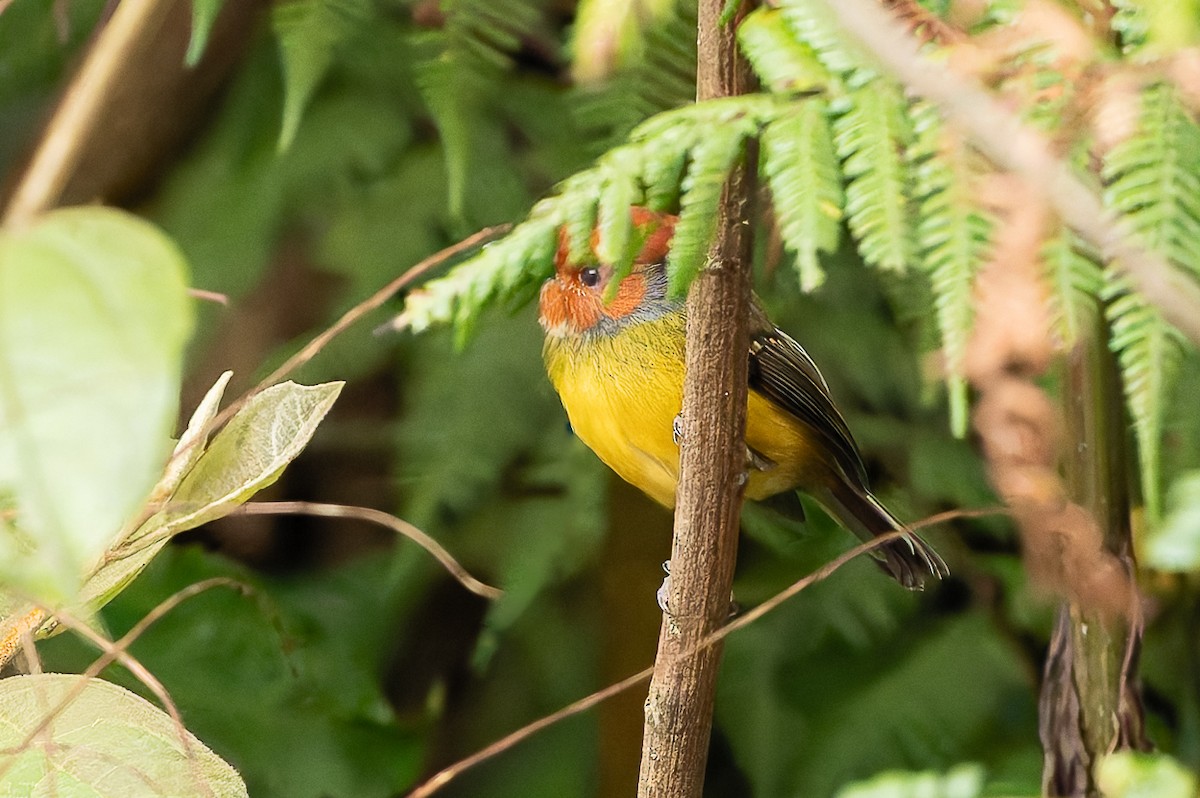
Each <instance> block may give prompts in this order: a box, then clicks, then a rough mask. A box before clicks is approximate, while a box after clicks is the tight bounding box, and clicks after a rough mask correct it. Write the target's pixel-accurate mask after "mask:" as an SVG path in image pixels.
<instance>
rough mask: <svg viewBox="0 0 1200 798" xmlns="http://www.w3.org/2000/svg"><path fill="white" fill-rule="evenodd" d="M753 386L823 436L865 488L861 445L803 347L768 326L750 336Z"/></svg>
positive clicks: (850, 475) (847, 471) (848, 473)
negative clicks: (855, 440)
mask: <svg viewBox="0 0 1200 798" xmlns="http://www.w3.org/2000/svg"><path fill="white" fill-rule="evenodd" d="M750 387H751V388H752V389H754V390H756V391H758V392H759V393H760V394H762V395H763V396H765V397H766V398H768V399H770V400H771V401H772V402H774V403H775V404H777V405H779V406H780V407H781V408H783V409H784V410H786V411H788V412H789V413H791V414H792V415H793V416H795V417H796V418H797V419H799V420H800V421H802V422H804V423H805V424H806V425H807V426H808V427H810V428H811V429H812V430H813V431H814V432H816V433H817V434H818V435H820V436H821V438H822V439H823V440H824V442H825V443H827V444H828V448H829V451H830V452H832V453H833V456H834V458H835V459H836V461H837V465H838V466H839V467H840V468H841V469H842V471H843V472H844V473H845V474H846V476H847V477H848V478H849V479H851V480H854V479H857V480H858V481H859V482H860V484H862V485H863V486H865V485H866V482H867V470H866V467H865V466H864V465H863V461H862V455H860V454H859V452H858V445H857V444H855V442H854V437H853V436H852V435H851V434H850V429H849V428H848V427H847V426H846V421H845V419H843V418H842V414H841V413H839V412H838V410H837V408H836V407H834V406H833V400H832V399H831V398H830V396H829V386H827V385H826V384H825V378H824V377H822V376H821V372H820V371H819V370H817V364H816V363H813V361H812V358H810V357H809V356H808V353H807V352H805V351H804V348H803V347H802V346H800V344H798V343H796V342H795V341H794V340H793V339H792V338H791V337H789V336H788V335H787V333H784V332H782V331H781V330H779V329H778V328H776V327H775V326H774V325H771V324H769V323H768V324H766V325H764V326H763V329H760V330H758V331H755V332H752V333H751V335H750Z"/></svg>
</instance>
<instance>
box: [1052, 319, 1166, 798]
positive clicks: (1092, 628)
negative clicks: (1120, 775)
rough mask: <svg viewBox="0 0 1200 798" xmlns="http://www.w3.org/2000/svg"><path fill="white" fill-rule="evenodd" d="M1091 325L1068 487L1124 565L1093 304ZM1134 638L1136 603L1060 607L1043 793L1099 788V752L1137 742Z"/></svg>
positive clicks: (1070, 408)
mask: <svg viewBox="0 0 1200 798" xmlns="http://www.w3.org/2000/svg"><path fill="white" fill-rule="evenodd" d="M1094 327H1095V329H1094V330H1093V331H1091V334H1089V335H1086V336H1084V337H1083V338H1082V339H1081V340H1080V342H1079V343H1078V344H1077V345H1076V347H1075V348H1074V350H1072V351H1071V352H1070V353H1069V355H1068V357H1067V362H1066V367H1065V380H1064V385H1063V392H1062V393H1063V402H1064V406H1065V407H1064V409H1065V411H1066V412H1065V417H1066V425H1067V436H1068V437H1067V439H1068V441H1069V442H1070V445H1069V446H1067V447H1066V450H1067V452H1066V454H1067V457H1066V482H1067V489H1068V491H1069V493H1070V498H1071V500H1072V501H1074V502H1076V503H1078V504H1080V505H1081V506H1083V507H1084V508H1086V509H1087V510H1088V512H1089V513H1090V514H1091V516H1092V517H1093V518H1095V519H1096V521H1097V523H1099V525H1100V528H1101V530H1102V532H1103V538H1104V547H1105V549H1107V550H1108V551H1109V552H1111V553H1113V554H1114V555H1115V556H1116V557H1117V558H1118V559H1119V561H1120V562H1121V564H1122V565H1123V566H1124V567H1125V568H1126V569H1127V570H1128V572H1129V573H1132V572H1133V545H1132V536H1131V529H1130V522H1129V505H1130V501H1129V492H1128V487H1127V486H1128V482H1127V480H1126V475H1125V472H1124V468H1123V466H1124V463H1125V462H1126V453H1125V450H1126V446H1125V432H1124V431H1125V428H1126V425H1125V423H1124V411H1123V407H1124V405H1123V402H1122V400H1121V388H1120V382H1119V376H1118V372H1117V368H1116V364H1115V363H1114V362H1113V357H1112V354H1111V352H1110V351H1109V350H1108V348H1107V347H1106V346H1104V341H1106V340H1107V338H1108V331H1107V330H1106V329H1105V327H1104V321H1103V318H1102V316H1101V315H1100V314H1099V313H1097V314H1096V317H1095V324H1094ZM1131 584H1132V582H1131ZM1140 646H1141V625H1140V622H1139V619H1138V616H1137V613H1136V612H1131V613H1130V614H1129V617H1121V616H1118V617H1110V616H1106V615H1105V614H1102V613H1100V612H1097V611H1096V610H1094V609H1090V610H1089V609H1088V608H1085V607H1083V606H1081V605H1079V604H1078V603H1076V602H1072V601H1064V602H1063V603H1062V605H1061V606H1060V607H1059V610H1058V616H1057V618H1056V620H1055V628H1054V635H1053V639H1052V640H1051V645H1050V651H1049V652H1048V654H1047V657H1046V665H1045V673H1044V678H1043V680H1042V693H1041V697H1040V700H1039V704H1040V708H1039V715H1040V724H1039V725H1040V732H1041V737H1042V747H1043V751H1044V763H1043V770H1042V785H1043V792H1044V793H1045V794H1046V795H1051V796H1072V798H1074V797H1075V796H1080V797H1083V796H1093V795H1098V794H1099V791H1098V787H1097V784H1096V774H1095V765H1096V763H1097V762H1098V761H1099V759H1100V757H1101V756H1103V755H1104V754H1107V753H1109V752H1111V751H1114V750H1116V749H1118V748H1136V749H1145V748H1146V739H1145V735H1144V732H1143V725H1142V707H1141V700H1140V697H1139V695H1138V691H1137V686H1136V685H1137V678H1136V668H1137V661H1138V657H1137V654H1138V651H1139V649H1140Z"/></svg>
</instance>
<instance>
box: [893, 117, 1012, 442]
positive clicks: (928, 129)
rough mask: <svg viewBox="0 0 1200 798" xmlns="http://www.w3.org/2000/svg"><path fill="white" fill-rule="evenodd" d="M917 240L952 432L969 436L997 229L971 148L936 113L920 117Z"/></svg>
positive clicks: (915, 157) (918, 127) (915, 151)
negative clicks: (977, 323) (981, 313)
mask: <svg viewBox="0 0 1200 798" xmlns="http://www.w3.org/2000/svg"><path fill="white" fill-rule="evenodd" d="M916 128H917V144H916V146H915V147H914V148H913V153H912V155H913V157H914V159H916V161H917V164H916V183H917V194H918V195H919V196H920V197H921V210H920V217H921V220H920V223H919V224H918V226H917V239H918V241H919V242H920V245H921V250H922V253H923V255H924V259H923V263H924V268H925V271H926V272H927V273H928V274H929V281H930V285H931V286H932V288H933V302H934V307H935V309H936V312H937V321H938V330H939V332H940V333H941V338H942V351H943V352H944V353H945V360H946V375H947V384H948V386H949V389H950V428H951V430H952V431H953V432H954V434H955V435H957V436H959V437H962V436H963V435H965V434H966V431H967V404H968V403H967V382H966V377H965V376H964V374H963V359H964V356H965V354H966V349H967V340H968V338H969V337H970V334H971V323H972V320H973V312H972V289H973V287H974V284H975V275H976V273H977V272H978V270H979V266H980V264H981V263H982V261H983V258H984V257H986V255H987V250H988V247H989V245H990V236H991V229H992V224H991V221H990V220H989V218H988V217H987V216H986V215H985V214H984V212H983V210H982V209H981V208H980V206H979V201H978V199H977V197H976V196H975V188H974V183H975V173H974V170H973V169H972V163H971V153H970V151H969V150H968V149H967V146H966V144H965V143H964V142H963V141H962V140H961V139H959V138H958V137H956V136H954V135H952V134H951V133H949V132H948V131H947V130H946V129H945V128H944V127H943V126H942V124H941V120H940V118H939V117H938V115H937V112H936V111H935V109H934V108H933V107H931V106H921V107H920V109H919V111H918V113H917V114H916Z"/></svg>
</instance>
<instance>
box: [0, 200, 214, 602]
mask: <svg viewBox="0 0 1200 798" xmlns="http://www.w3.org/2000/svg"><path fill="white" fill-rule="evenodd" d="M186 271H187V270H186V266H185V263H184V261H183V257H182V256H181V255H180V253H179V251H178V249H176V247H175V245H174V244H173V243H172V242H171V241H170V240H169V239H167V238H166V236H164V235H163V234H162V233H161V232H159V231H158V230H157V229H156V228H154V227H152V226H151V225H149V224H147V223H146V222H144V221H142V220H140V219H137V218H136V217H133V216H130V215H129V214H126V213H122V212H119V211H115V210H111V209H105V208H74V209H68V210H62V211H55V212H53V213H50V214H47V215H46V216H45V217H43V218H42V219H41V220H40V221H39V222H37V223H36V224H34V225H33V226H32V227H29V228H27V229H22V230H12V231H5V232H0V491H4V492H11V494H12V496H13V498H14V500H15V504H16V507H17V514H18V518H19V522H18V523H19V525H20V527H21V529H22V530H23V531H24V532H25V534H27V535H28V536H29V537H30V538H31V539H32V540H34V541H36V543H37V547H38V550H37V556H36V559H30V558H27V557H26V558H22V559H23V561H24V564H22V565H17V563H15V562H12V561H11V559H10V560H9V561H6V562H4V563H2V564H0V575H2V576H3V577H4V578H5V579H8V580H12V582H13V583H15V584H19V585H21V586H22V587H24V588H25V589H28V590H32V591H34V592H39V593H42V594H44V595H50V594H51V593H57V595H58V597H64V596H67V595H69V594H70V593H71V592H73V590H74V589H75V587H76V586H77V584H78V580H79V575H80V574H81V573H82V572H83V569H84V567H85V565H86V564H87V563H89V562H91V561H93V560H94V559H95V558H96V557H97V556H99V554H100V553H101V552H102V551H104V549H105V548H106V547H107V546H108V545H109V544H110V543H111V542H112V539H113V536H114V535H115V534H116V533H117V532H118V530H120V529H121V527H122V525H123V524H124V523H125V522H126V520H127V519H128V518H129V517H130V516H131V515H132V514H133V513H134V511H135V510H136V509H137V507H138V506H139V504H140V503H141V502H142V501H143V500H144V499H145V497H146V494H147V492H148V491H149V490H150V489H151V488H152V487H153V485H154V481H155V479H157V477H158V475H159V473H160V472H161V470H162V465H163V462H164V460H165V458H166V454H167V442H168V441H169V439H170V433H171V428H172V427H173V426H174V424H175V419H176V412H177V402H178V396H179V380H180V368H181V358H182V354H183V346H184V343H185V342H186V341H187V338H188V336H189V334H190V333H191V329H192V307H191V303H190V301H189V299H188V297H187V276H186ZM9 553H11V552H9ZM18 568H19V569H20V573H17V572H16V571H17V569H18ZM34 574H36V575H37V576H40V577H41V579H40V583H39V581H38V579H37V576H34ZM51 575H52V576H51ZM49 579H53V591H49V590H48V588H50V587H51V585H50V582H49V581H48V580H49Z"/></svg>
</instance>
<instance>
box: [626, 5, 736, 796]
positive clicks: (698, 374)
mask: <svg viewBox="0 0 1200 798" xmlns="http://www.w3.org/2000/svg"><path fill="white" fill-rule="evenodd" d="M722 6H723V2H722V0H700V3H699V14H698V40H697V47H698V59H697V64H698V66H697V73H696V86H697V97H698V99H700V100H706V99H712V98H716V97H725V96H730V95H736V94H742V93H745V92H746V91H748V90H749V89H750V86H751V80H752V79H751V77H750V72H749V68H748V67H747V65H746V63H745V62H744V61H743V60H742V59H741V57H740V55H739V54H738V52H737V46H736V42H735V34H734V28H735V26H734V25H733V24H730V25H727V26H725V27H723V28H722V27H721V26H720V24H719V22H718V19H719V17H720V14H721V10H722ZM748 150H750V151H749V152H747V154H746V158H745V159H744V162H743V163H742V164H741V165H739V166H738V167H737V168H736V169H735V170H734V172H733V173H732V174H731V175H730V178H729V180H728V181H727V183H726V184H725V189H724V192H723V194H722V197H721V205H720V209H719V211H718V219H717V237H716V240H715V241H714V242H713V244H712V246H711V247H710V249H709V251H708V265H707V268H706V269H705V270H704V271H702V272H701V273H700V276H699V277H698V278H697V279H696V282H695V283H694V284H693V285H692V288H691V292H690V294H689V296H688V302H687V314H688V319H687V344H686V349H685V363H686V377H685V379H684V388H683V442H682V444H681V446H680V478H679V486H678V488H677V492H676V502H675V533H674V538H673V542H672V548H671V577H670V589H669V591H667V593H668V595H667V611H666V613H665V614H664V617H663V625H662V630H661V631H660V633H659V644H658V653H657V656H656V658H655V666H654V678H653V679H652V680H651V682H650V694H649V696H648V697H647V699H646V719H645V731H644V734H643V738H642V764H641V773H640V776H639V778H638V795H639V796H640V798H656V797H658V796H662V797H663V798H665V797H666V796H673V797H679V796H684V797H687V796H699V795H700V794H701V790H702V788H703V784H704V767H705V763H706V761H707V759H708V742H709V735H710V732H711V727H712V713H713V700H714V696H715V693H716V678H717V666H718V663H719V660H720V653H721V652H720V647H719V646H704V647H700V646H699V645H698V644H699V642H700V641H702V640H704V639H705V638H706V637H708V635H710V634H711V633H712V632H713V631H714V630H716V629H717V628H719V627H720V626H721V625H722V624H723V622H724V621H725V619H726V617H727V616H728V613H729V597H730V591H731V589H732V585H733V569H734V563H735V561H736V558H737V537H738V529H739V514H740V511H741V505H742V493H743V490H744V482H745V470H746V446H745V442H744V435H745V428H746V392H747V385H746V373H747V368H748V363H747V361H748V358H749V347H750V345H749V335H748V332H747V318H748V314H749V307H750V279H749V276H750V254H751V244H752V241H751V228H750V225H749V224H748V220H749V216H750V202H751V200H752V197H753V194H754V175H753V171H752V169H750V168H749V167H748V166H747V164H753V163H754V162H755V161H756V158H755V157H754V154H753V150H754V148H753V147H752V146H748Z"/></svg>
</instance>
